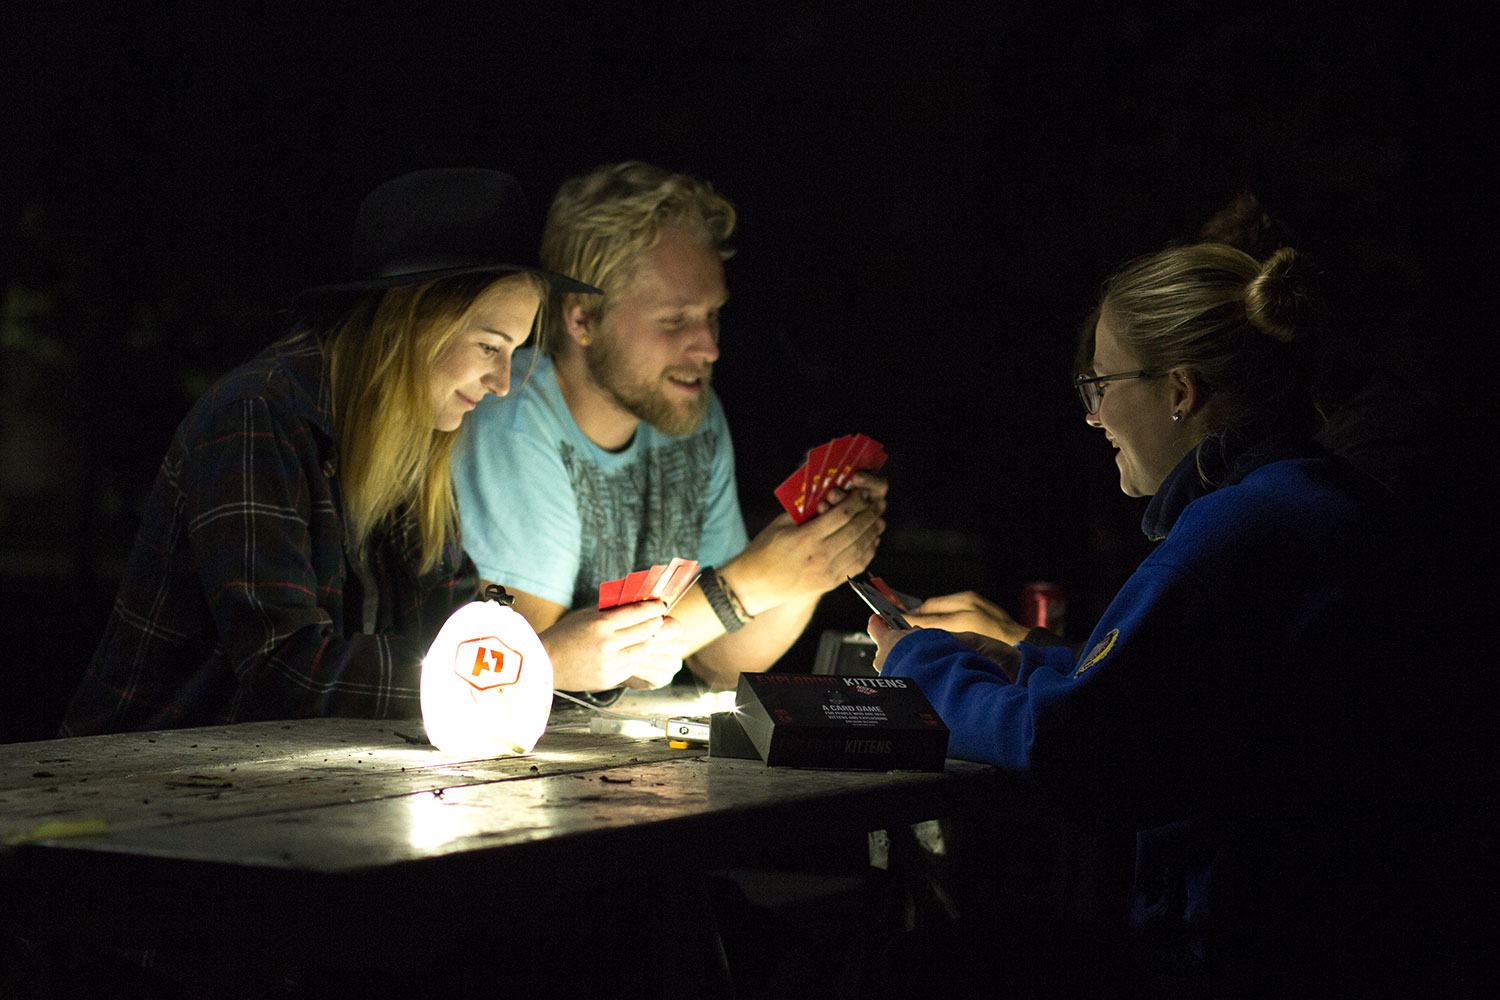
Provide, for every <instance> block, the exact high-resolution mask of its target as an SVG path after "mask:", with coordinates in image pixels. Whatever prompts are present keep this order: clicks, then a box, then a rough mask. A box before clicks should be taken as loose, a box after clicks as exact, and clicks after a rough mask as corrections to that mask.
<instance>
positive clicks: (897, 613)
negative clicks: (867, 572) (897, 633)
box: [848, 576, 911, 629]
mask: <svg viewBox="0 0 1500 1000" xmlns="http://www.w3.org/2000/svg"><path fill="white" fill-rule="evenodd" d="M848 580H849V586H851V587H853V588H854V592H855V593H856V594H858V595H859V596H860V599H861V600H863V601H864V602H865V603H866V604H868V605H869V606H870V610H871V611H873V612H875V613H876V614H877V615H879V616H880V620H881V621H883V622H885V623H886V624H887V625H888V626H890V627H891V628H899V629H909V628H911V625H909V624H908V623H907V621H906V619H905V618H903V617H902V616H901V612H902V611H903V610H905V609H904V608H902V607H901V605H900V602H899V601H898V600H897V598H896V593H895V591H893V590H891V589H890V588H889V587H887V586H886V585H885V582H884V581H883V580H881V579H880V577H878V576H874V577H870V579H869V581H868V582H867V581H864V580H856V579H854V578H853V577H849V578H848Z"/></svg>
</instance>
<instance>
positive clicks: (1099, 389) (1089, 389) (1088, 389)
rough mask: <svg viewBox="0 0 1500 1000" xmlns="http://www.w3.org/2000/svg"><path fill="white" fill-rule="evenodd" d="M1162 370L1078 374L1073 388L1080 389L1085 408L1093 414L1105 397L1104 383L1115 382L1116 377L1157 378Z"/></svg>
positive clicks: (1097, 410)
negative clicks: (1112, 373) (1111, 373)
mask: <svg viewBox="0 0 1500 1000" xmlns="http://www.w3.org/2000/svg"><path fill="white" fill-rule="evenodd" d="M1160 374H1162V373H1161V372H1148V371H1134V372H1117V373H1116V374H1114V375H1078V376H1076V377H1075V378H1074V379H1073V388H1075V389H1077V390H1078V398H1079V399H1081V400H1083V408H1084V410H1085V411H1087V412H1088V413H1089V415H1090V416H1092V415H1093V414H1095V413H1098V412H1099V400H1101V399H1103V398H1104V383H1105V382H1113V381H1115V380H1116V379H1127V378H1156V377H1157V376H1158V375H1160Z"/></svg>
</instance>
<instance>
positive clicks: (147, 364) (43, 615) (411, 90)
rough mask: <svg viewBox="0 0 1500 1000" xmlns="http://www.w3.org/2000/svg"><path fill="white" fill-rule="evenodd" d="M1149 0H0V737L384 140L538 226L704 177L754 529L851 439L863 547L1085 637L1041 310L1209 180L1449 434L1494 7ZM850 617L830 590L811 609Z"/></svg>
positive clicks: (1088, 436)
mask: <svg viewBox="0 0 1500 1000" xmlns="http://www.w3.org/2000/svg"><path fill="white" fill-rule="evenodd" d="M308 6H309V7H311V5H308ZM1174 6H1176V7H1177V8H1178V10H1177V12H1175V13H1161V12H1159V11H1158V10H1157V9H1156V8H1157V5H1154V4H1134V5H1129V4H1127V5H1121V6H1118V7H1113V8H1110V9H1108V10H1107V11H1105V10H1099V11H1095V12H1094V13H1091V14H1089V15H1088V16H1071V17H1069V16H1064V15H1062V14H1060V13H1058V12H1057V10H1056V9H1055V7H1054V5H1014V6H1008V5H1000V4H968V3H946V4H936V3H889V4H879V3H846V2H822V3H803V4H790V5H758V4H744V3H731V2H725V0H702V2H697V3H683V4H671V5H619V6H617V7H615V8H614V9H612V10H593V9H591V8H589V7H588V6H585V5H576V4H550V3H538V4H536V5H535V6H534V7H517V6H513V5H506V4H483V5H480V4H473V5H452V6H448V5H439V4H432V5H425V6H424V7H423V8H422V13H421V14H415V13H405V11H406V10H407V6H406V5H398V4H367V5H364V7H363V8H362V9H364V10H366V11H371V13H366V14H363V15H360V16H348V17H334V16H330V15H314V14H311V13H309V14H307V15H305V16H304V17H302V18H301V19H272V18H271V17H270V16H269V15H266V14H263V13H257V12H255V8H253V7H251V8H249V9H248V10H247V11H246V12H242V13H238V14H215V15H204V14H201V13H196V12H190V11H189V10H187V9H186V8H184V9H183V10H181V11H177V12H173V13H155V14H135V15H124V16H122V15H119V14H110V15H104V14H100V13H98V12H97V11H96V10H95V9H94V8H93V7H92V6H90V5H87V4H77V3H73V4H69V3H53V4H45V5H44V4H19V5H13V6H10V7H7V11H8V13H7V14H5V15H4V21H3V34H0V103H3V106H0V283H3V288H4V310H3V315H0V322H3V328H0V359H3V364H4V368H3V372H0V447H3V463H4V464H3V486H4V492H3V494H0V580H3V583H0V599H3V601H4V612H3V613H4V615H5V621H6V624H5V626H4V631H3V635H0V638H3V640H4V643H5V653H4V657H3V667H0V670H3V671H4V673H3V674H0V676H3V677H4V678H5V683H6V688H7V691H8V695H7V697H6V699H5V710H4V714H3V721H4V724H5V733H4V734H3V735H4V737H5V738H16V737H18V736H35V735H44V734H45V733H47V732H49V731H50V728H51V726H52V725H53V724H54V723H55V713H56V712H57V711H59V710H60V705H61V699H62V698H63V697H65V696H66V693H67V692H68V691H69V690H71V686H72V683H73V679H74V678H76V675H77V673H78V671H80V670H81V669H82V667H83V664H84V663H85V662H86V659H87V656H88V654H89V652H90V651H91V649H92V646H93V644H94V642H95V641H96V639H97V636H98V632H99V629H100V626H101V623H102V620H103V615H104V613H105V610H106V608H107V606H108V602H109V600H110V599H111V596H112V594H113V590H114V587H115V584H116V583H117V580H118V574H119V572H120V569H121V566H122V564H123V560H124V555H125V552H126V551H127V549H128V546H129V542H130V539H131V537H132V535H133V532H134V530H135V526H136V520H137V517H138V513H137V512H138V505H139V503H140V500H141V497H142V495H143V494H144V491H145V489H146V488H147V487H148V486H149V483H150V480H151V477H152V476H153V474H154V472H155V467H156V464H157V462H158V461H159V460H160V457H161V455H162V453H163V452H164V450H165V447H166V443H167V440H168V437H169V435H170V433H171V430H172V428H173V427H174V425H175V424H176V422H177V420H178V419H180V417H181V416H182V414H183V413H184V412H185V411H186V409H187V407H188V406H189V404H190V403H191V401H192V399H193V398H194V397H195V395H196V394H197V393H198V392H200V391H201V390H202V388H203V387H204V386H205V385H206V384H207V383H208V382H209V381H211V380H212V379H213V378H214V377H216V376H217V375H219V374H221V373H222V372H223V371H225V370H227V369H228V368H229V367H231V366H233V365H234V364H236V363H238V362H239V361H241V360H243V359H245V358H246V357H248V356H249V355H251V354H253V353H254V352H255V351H256V350H257V349H258V348H259V347H260V346H261V345H263V344H264V343H266V342H268V341H269V340H271V339H272V338H273V337H275V336H276V335H277V334H278V333H279V332H280V330H281V324H282V323H283V322H284V321H285V313H284V309H285V307H286V306H287V305H288V303H289V302H290V299H291V297H292V295H293V294H295V292H296V291H297V289H299V288H300V287H302V286H304V285H309V284H314V283H318V282H324V281H330V280H336V279H338V278H341V277H342V276H343V275H344V274H345V270H346V266H347V252H348V251H347V246H348V235H349V227H350V223H351V221H352V217H353V213H354V210H355V208H356V206H357V204H358V202H359V199H360V198H361V197H362V196H363V194H364V193H365V192H366V191H368V190H369V189H370V188H371V187H373V186H374V185H375V184H377V183H379V182H380V181H382V180H384V179H386V178H388V177H390V176H393V175H395V174H397V173H400V172H403V171H406V170H409V169H414V168H418V167H425V166H443V165H482V166H494V167H499V168H501V169H505V170H509V171H510V172H512V173H515V174H516V175H517V176H519V177H520V178H521V180H522V183H523V185H524V186H525V187H526V189H527V191H528V192H529V193H530V195H531V197H532V199H533V202H534V206H535V209H536V214H537V215H538V217H540V214H541V212H542V210H543V209H544V207H545V205H546V202H547V201H548V200H549V199H550V197H551V194H552V192H553V191H554V190H555V188H556V186H557V185H558V183H559V182H561V181H562V180H563V179H564V178H566V177H568V176H570V175H572V174H575V173H578V172H581V171H583V170H586V169H588V168H590V167H592V166H595V165H597V164H599V163H603V162H608V161H614V160H620V159H627V158H640V159H646V160H649V161H653V162H656V163H660V164H662V165H666V166H670V167H674V168H678V169H682V170H686V171H688V172H691V173H694V174H698V175H700V176H703V177H705V178H708V179H710V180H711V181H712V182H713V183H714V184H715V185H716V187H717V188H718V189H719V190H720V191H721V192H723V193H724V194H725V195H726V196H727V197H729V198H730V199H731V200H732V201H733V202H734V203H735V204H736V206H737V207H738V209H739V211H740V218H741V224H740V228H739V231H738V234H737V236H736V239H735V241H734V242H735V245H736V246H737V248H738V254H737V256H736V257H735V258H734V259H733V260H732V261H731V262H730V264H729V266H728V274H729V282H730V286H731V290H732V292H733V301H732V302H731V304H730V305H729V307H728V309H727V310H726V315H725V319H724V339H723V345H722V347H723V357H722V359H721V362H720V365H719V367H718V372H717V374H716V381H717V385H718V390H719V393H720V396H721V398H722V400H723V402H724V405H725V408H726V410H727V411H728V413H729V417H730V421H731V425H732V426H733V428H734V431H735V437H736V443H737V448H738V455H739V474H740V487H741V494H742V497H743V503H744V508H745V513H746V517H747V520H748V521H749V522H750V527H751V529H752V531H754V530H756V529H757V528H759V527H760V526H761V525H762V524H764V523H765V521H766V520H768V519H769V518H770V517H771V516H773V515H774V514H775V513H776V512H777V510H778V508H777V506H776V504H775V500H774V498H773V496H772V494H771V490H772V488H773V487H774V486H775V485H776V484H777V483H778V482H780V481H781V479H782V478H784V477H785V475H786V474H787V473H789V472H790V471H791V470H792V468H794V467H795V466H796V465H797V464H798V462H799V461H800V460H801V458H802V455H803V452H804V450H805V449H806V448H808V447H809V446H811V445H814V444H817V443H820V442H822V441H824V440H827V439H828V438H830V437H833V436H835V435H838V434H845V433H853V432H855V431H863V432H865V433H868V434H870V435H871V436H873V437H876V438H878V439H879V440H881V441H882V442H884V443H885V445H886V447H887V450H888V451H889V453H890V455H891V461H890V464H889V466H888V468H887V471H888V474H889V476H890V480H891V483H892V491H891V506H890V510H889V513H888V520H889V524H890V527H889V530H888V532H887V535H886V537H885V541H884V544H883V546H882V550H881V553H880V555H879V556H878V557H877V560H876V563H875V565H874V566H873V567H872V568H873V569H874V570H875V571H876V572H879V573H881V574H882V575H884V576H885V577H886V578H887V579H888V580H890V581H891V582H892V583H893V584H894V585H896V586H898V587H900V588H901V589H904V590H908V591H911V592H915V593H919V594H932V593H939V592H946V591H949V590H956V589H963V588H968V587H972V588H974V589H977V590H980V591H982V592H984V593H987V594H989V595H991V596H993V597H994V598H996V599H997V600H998V601H999V602H1000V603H1002V604H1004V605H1007V606H1009V607H1011V608H1012V609H1014V608H1015V605H1016V595H1017V592H1018V589H1019V587H1020V586H1021V584H1022V583H1023V582H1025V581H1027V580H1032V579H1038V578H1045V579H1050V580H1054V581H1056V582H1058V583H1060V584H1061V585H1062V586H1063V587H1064V589H1065V590H1066V592H1067V594H1068V596H1069V599H1070V602H1071V617H1070V622H1071V624H1070V631H1072V632H1074V633H1084V634H1086V633H1087V631H1088V628H1089V626H1090V624H1091V619H1092V618H1093V617H1094V616H1095V615H1097V614H1098V613H1099V611H1100V610H1102V606H1103V603H1104V602H1105V601H1107V599H1108V597H1109V595H1110V594H1111V593H1112V592H1113V590H1114V588H1115V587H1116V586H1118V584H1119V583H1120V582H1121V580H1123V578H1124V576H1125V575H1126V574H1127V573H1128V572H1129V569H1130V568H1131V566H1133V565H1134V562H1135V561H1136V560H1137V559H1138V558H1139V557H1140V555H1141V554H1142V553H1143V552H1144V551H1145V549H1146V546H1145V543H1144V541H1143V540H1142V539H1141V537H1140V535H1139V531H1138V522H1139V517H1140V513H1141V510H1142V505H1143V501H1136V500H1131V499H1129V498H1126V497H1123V496H1122V495H1121V494H1120V493H1119V491H1118V483H1117V475H1116V471H1115V467H1114V465H1113V463H1112V462H1111V461H1110V460H1109V458H1110V452H1109V451H1108V449H1107V447H1106V445H1105V444H1104V443H1103V442H1102V441H1101V440H1100V437H1099V435H1098V434H1097V433H1094V432H1092V431H1091V430H1090V429H1089V428H1088V427H1086V426H1085V424H1084V422H1083V420H1082V414H1081V412H1080V408H1079V406H1078V403H1077V400H1076V397H1075V395H1074V393H1073V392H1072V391H1071V390H1070V388H1069V387H1068V384H1067V379H1068V376H1069V375H1070V371H1071V359H1072V352H1073V345H1074V341H1075V337H1076V335H1077V331H1078V325H1079V323H1080V321H1081V320H1082V319H1083V318H1084V316H1085V315H1086V314H1087V313H1088V311H1089V309H1090V307H1091V306H1092V305H1093V301H1094V297H1095V295H1096V292H1097V289H1098V286H1099V283H1100V282H1101V281H1102V279H1104V278H1105V277H1106V276H1107V275H1108V274H1109V273H1110V272H1111V271H1112V270H1113V269H1114V268H1115V267H1117V266H1118V265H1119V264H1120V263H1122V262H1123V261H1125V260H1126V259H1128V258H1129V257H1131V256H1132V255H1134V254H1136V253H1140V252H1144V251H1147V250H1152V249H1157V248H1159V247H1161V246H1162V245H1163V244H1165V243H1166V242H1168V241H1171V240H1177V239H1183V238H1186V237H1189V236H1191V235H1192V234H1193V233H1194V232H1195V231H1196V229H1197V227H1198V225H1199V224H1200V223H1201V222H1202V221H1203V220H1204V219H1205V218H1206V217H1207V216H1208V215H1209V214H1211V213H1212V212H1213V211H1215V210H1216V209H1217V208H1219V207H1220V206H1221V205H1222V204H1223V203H1224V202H1226V201H1227V200H1228V199H1229V198H1230V197H1231V196H1232V195H1233V194H1235V193H1236V192H1237V191H1239V190H1242V189H1252V190H1254V191H1255V192H1256V193H1257V194H1258V195H1259V196H1260V197H1261V199H1262V201H1263V202H1264V203H1265V204H1266V205H1267V206H1268V207H1269V208H1270V209H1271V210H1272V211H1273V212H1275V213H1277V214H1278V215H1280V216H1281V217H1282V218H1283V219H1284V220H1285V221H1286V222H1287V224H1288V225H1289V226H1290V228H1291V231H1292V234H1293V236H1294V243H1295V245H1297V246H1298V247H1299V248H1302V249H1304V250H1307V251H1310V252H1312V253H1314V254H1315V255H1316V256H1317V257H1318V259H1319V260H1321V261H1322V262H1323V263H1324V265H1325V266H1326V268H1327V270H1328V273H1329V279H1330V284H1331V295H1332V298H1333V301H1334V303H1335V306H1336V309H1337V315H1338V317H1339V321H1340V324H1341V326H1342V328H1343V329H1344V330H1345V331H1346V332H1348V333H1350V334H1351V335H1352V336H1353V337H1354V338H1355V340H1356V341H1357V343H1358V344H1359V345H1360V354H1361V355H1362V357H1364V358H1365V359H1367V360H1369V361H1371V362H1372V363H1379V364H1381V365H1384V366H1386V367H1388V368H1390V369H1392V370H1394V371H1396V372H1398V373H1399V374H1400V376H1401V377H1403V378H1409V379H1412V380H1413V381H1415V382H1417V383H1420V384H1424V385H1428V386H1430V387H1432V388H1434V389H1435V390H1436V391H1437V392H1438V394H1439V398H1440V399H1441V400H1442V401H1443V406H1444V408H1445V413H1446V414H1448V416H1449V420H1450V423H1449V426H1451V427H1452V429H1453V433H1454V434H1455V436H1457V435H1461V434H1468V433H1472V432H1473V431H1474V430H1475V429H1476V428H1479V429H1480V431H1479V433H1477V434H1474V437H1476V438H1482V436H1483V425H1484V424H1485V422H1486V421H1488V420H1492V419H1493V417H1494V390H1493V387H1492V386H1493V381H1492V379H1493V375H1492V374H1491V373H1492V372H1493V370H1494V368H1493V362H1494V359H1495V353H1496V352H1495V350H1494V347H1493V340H1494V333H1495V308H1494V307H1495V294H1494V277H1493V275H1494V262H1495V260H1496V253H1495V250H1496V247H1495V238H1494V233H1495V224H1496V212H1495V208H1496V203H1495V202H1496V199H1495V194H1494V186H1493V185H1494V181H1493V176H1494V174H1493V170H1492V166H1493V163H1492V161H1491V160H1490V159H1489V158H1488V157H1483V156H1481V155H1480V154H1481V151H1483V150H1486V149H1487V148H1488V146H1489V144H1490V138H1491V137H1490V133H1492V132H1493V131H1494V128H1495V122H1494V105H1493V101H1492V99H1491V97H1490V92H1491V90H1492V89H1493V83H1494V74H1493V70H1492V69H1491V68H1490V67H1491V65H1492V61H1491V51H1490V48H1491V43H1492V42H1493V40H1494V38H1495V31H1494V28H1495V25H1494V19H1493V16H1492V15H1490V14H1487V13H1486V14H1482V15H1480V14H1474V13H1471V12H1468V11H1459V10H1450V9H1446V8H1441V7H1436V6H1433V5H1420V6H1418V7H1414V8H1413V9H1409V10H1406V11H1404V12H1401V13H1397V14H1393V15H1386V14H1373V13H1368V12H1363V13H1350V14H1333V13H1308V12H1305V11H1303V12H1300V13H1297V14H1295V15H1288V14H1287V13H1285V12H1277V11H1274V10H1272V9H1271V8H1268V7H1263V6H1250V7H1242V6H1241V5H1224V4H1216V5H1191V4H1190V5H1174ZM1487 6H1489V5H1487ZM1032 8H1042V10H1041V12H1032ZM1227 8H1233V10H1232V11H1230V12H1226V9H1227ZM1493 452H1494V449H1493V448H1492V447H1485V448H1482V449H1479V450H1477V451H1476V452H1475V453H1474V461H1473V465H1472V469H1473V472H1474V475H1475V477H1476V479H1478V480H1479V481H1482V482H1492V481H1493V478H1494V473H1493V472H1492V471H1491V469H1490V468H1489V466H1490V463H1491V462H1492V456H1493ZM1435 488H1437V489H1445V488H1447V484H1442V483H1437V484H1435ZM1481 535H1487V532H1481ZM1476 585H1477V584H1476ZM863 618H864V615H863V614H862V613H860V612H859V611H858V609H857V608H855V607H854V606H853V605H852V604H851V603H850V599H849V595H846V594H841V593H840V594H836V595H835V596H834V597H833V598H831V599H830V600H829V601H827V602H825V606H824V608H823V610H822V611H821V612H820V616H819V619H818V621H817V622H815V629H814V634H815V633H816V631H817V630H818V629H821V628H823V627H834V628H857V627H859V626H860V624H861V623H862V622H863ZM808 656H810V648H808V646H807V644H806V643H804V644H803V645H802V646H799V647H798V649H797V650H795V651H794V653H793V659H794V660H797V662H798V663H801V664H802V665H804V666H805V662H806V658H807V657H808ZM791 665H793V666H796V665H797V664H796V663H793V664H791Z"/></svg>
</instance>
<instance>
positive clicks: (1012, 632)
mask: <svg viewBox="0 0 1500 1000" xmlns="http://www.w3.org/2000/svg"><path fill="white" fill-rule="evenodd" d="M904 616H905V618H906V620H907V621H908V622H910V623H911V624H912V625H914V626H916V627H917V628H940V629H946V630H948V631H949V632H953V633H959V632H973V633H977V634H978V635H985V636H989V637H991V638H993V639H999V640H1000V641H1001V642H1005V643H1009V644H1011V645H1015V644H1016V643H1018V642H1020V641H1021V640H1022V639H1024V638H1026V633H1027V632H1029V631H1031V630H1030V628H1029V627H1027V626H1025V625H1022V624H1021V623H1019V622H1017V621H1016V620H1015V619H1014V618H1012V617H1011V616H1010V615H1008V614H1006V613H1005V610H1004V609H1003V608H1001V607H1000V606H999V605H998V604H996V603H994V602H993V601H990V600H986V599H985V598H984V597H981V596H980V595H979V594H976V593H974V591H972V590H965V591H962V592H961V593H957V594H944V595H943V596H942V597H929V598H928V599H927V600H925V601H923V602H922V604H921V606H920V607H916V608H913V609H912V610H911V611H907V612H904Z"/></svg>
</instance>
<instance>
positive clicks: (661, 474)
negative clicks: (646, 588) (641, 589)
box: [559, 433, 714, 607]
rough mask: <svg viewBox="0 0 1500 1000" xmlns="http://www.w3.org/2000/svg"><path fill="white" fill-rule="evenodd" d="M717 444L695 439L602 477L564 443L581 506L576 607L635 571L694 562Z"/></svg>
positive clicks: (701, 437)
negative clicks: (675, 559) (608, 582)
mask: <svg viewBox="0 0 1500 1000" xmlns="http://www.w3.org/2000/svg"><path fill="white" fill-rule="evenodd" d="M713 452H714V439H713V436H712V435H711V434H707V433H699V434H694V435H692V436H691V437H687V438H677V439H674V440H672V441H671V442H670V443H668V444H665V445H663V446H661V447H657V448H652V449H651V450H649V451H648V452H646V454H645V455H644V456H642V458H641V460H640V461H638V462H632V463H630V464H629V465H627V466H625V467H624V468H621V469H619V470H618V471H615V472H611V473H606V472H605V471H604V470H603V469H601V468H600V467H599V466H598V465H596V464H594V463H593V462H592V461H590V460H589V459H588V457H587V456H585V455H583V454H580V453H579V451H578V450H576V449H575V448H573V447H572V446H571V445H569V444H567V443H566V442H564V443H562V444H560V446H559V455H560V457H561V458H562V463H563V467H564V468H566V469H567V471H568V479H569V481H570V482H571V483H572V486H573V495H574V496H575V497H576V498H577V503H578V525H579V529H580V530H579V535H580V551H579V558H578V578H577V579H576V580H574V582H573V606H574V607H587V606H589V605H592V604H594V603H595V601H596V599H597V596H598V593H599V584H601V583H603V582H604V581H606V580H616V579H619V578H620V577H623V576H625V575H626V574H627V573H629V572H630V571H632V570H635V569H644V568H646V567H648V566H652V565H654V564H656V563H664V562H668V561H670V560H671V559H672V558H673V557H674V556H685V557H689V558H691V557H694V556H696V555H697V553H698V549H699V545H700V543H701V542H702V538H703V519H704V515H705V508H706V507H707V504H708V485H709V476H710V473H711V470H712V465H713Z"/></svg>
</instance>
